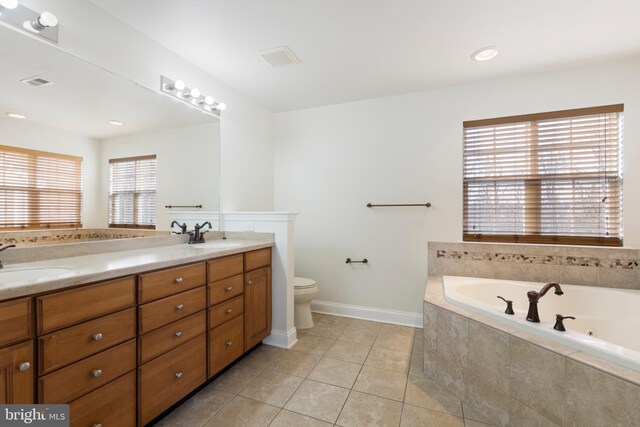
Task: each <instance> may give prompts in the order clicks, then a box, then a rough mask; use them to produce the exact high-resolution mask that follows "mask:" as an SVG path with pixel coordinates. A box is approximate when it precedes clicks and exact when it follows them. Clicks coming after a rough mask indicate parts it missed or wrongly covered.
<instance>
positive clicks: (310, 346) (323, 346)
mask: <svg viewBox="0 0 640 427" xmlns="http://www.w3.org/2000/svg"><path fill="white" fill-rule="evenodd" d="M335 342H336V340H334V339H331V338H325V337H319V336H315V335H308V334H305V336H303V337H302V338H299V339H298V342H297V343H296V345H294V346H293V350H296V351H302V352H305V353H318V354H325V353H326V352H327V350H329V349H330V348H331V346H332V345H333V344H334V343H335Z"/></svg>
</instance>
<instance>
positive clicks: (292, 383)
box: [185, 369, 304, 427]
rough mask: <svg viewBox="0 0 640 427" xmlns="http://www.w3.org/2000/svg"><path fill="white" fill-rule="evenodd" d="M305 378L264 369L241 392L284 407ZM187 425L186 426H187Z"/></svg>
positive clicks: (255, 398) (246, 395)
mask: <svg viewBox="0 0 640 427" xmlns="http://www.w3.org/2000/svg"><path fill="white" fill-rule="evenodd" d="M302 381H304V379H303V378H300V377H296V376H293V375H289V374H283V373H281V372H275V371H270V370H268V369H267V370H265V371H263V372H262V373H261V374H260V375H258V376H257V377H256V378H255V379H254V380H253V381H251V383H250V384H249V385H248V386H246V387H245V388H244V389H243V390H242V391H241V392H240V393H239V394H240V396H244V397H248V398H250V399H253V400H259V401H260V402H263V403H268V404H269V405H273V406H278V407H280V408H282V407H283V406H284V404H285V403H287V400H289V398H290V397H291V396H292V395H293V393H294V392H295V391H296V390H297V389H298V387H300V384H302ZM185 427H186V426H185Z"/></svg>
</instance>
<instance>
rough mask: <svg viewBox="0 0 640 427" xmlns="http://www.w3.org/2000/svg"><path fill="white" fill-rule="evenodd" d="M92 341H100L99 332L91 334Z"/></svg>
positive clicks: (100, 335)
mask: <svg viewBox="0 0 640 427" xmlns="http://www.w3.org/2000/svg"><path fill="white" fill-rule="evenodd" d="M93 340H94V341H102V334H101V333H100V332H98V333H96V334H93Z"/></svg>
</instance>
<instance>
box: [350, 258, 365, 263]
mask: <svg viewBox="0 0 640 427" xmlns="http://www.w3.org/2000/svg"><path fill="white" fill-rule="evenodd" d="M345 263H346V264H355V263H361V264H368V263H369V260H368V259H366V258H365V259H363V260H362V261H353V260H352V259H351V258H347V260H346V261H345Z"/></svg>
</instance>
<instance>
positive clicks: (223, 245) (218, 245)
mask: <svg viewBox="0 0 640 427" xmlns="http://www.w3.org/2000/svg"><path fill="white" fill-rule="evenodd" d="M189 246H190V247H192V248H194V249H232V248H239V247H240V246H242V243H239V242H225V241H224V240H221V241H214V242H207V243H196V244H195V245H189Z"/></svg>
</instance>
